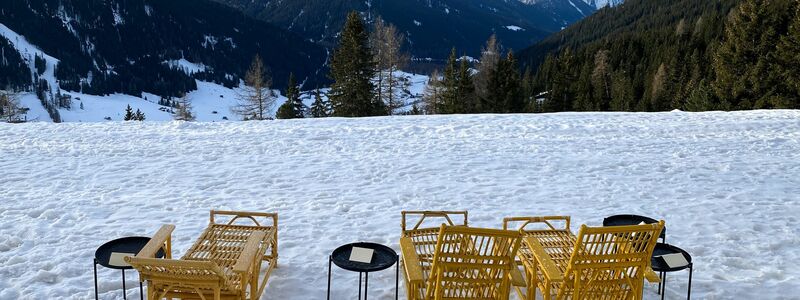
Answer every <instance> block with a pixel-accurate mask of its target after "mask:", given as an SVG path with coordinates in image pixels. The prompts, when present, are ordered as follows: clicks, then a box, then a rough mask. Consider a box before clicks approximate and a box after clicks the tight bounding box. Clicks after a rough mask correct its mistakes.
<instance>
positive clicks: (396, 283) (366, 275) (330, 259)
mask: <svg viewBox="0 0 800 300" xmlns="http://www.w3.org/2000/svg"><path fill="white" fill-rule="evenodd" d="M332 265H333V257H332V256H328V298H327V299H328V300H331V266H332ZM362 275H363V276H364V300H367V289H368V287H369V272H358V298H357V299H358V300H361V276H362ZM399 276H400V256H398V257H397V262H396V263H395V273H394V299H395V300H397V299H398V297H399V296H400V279H399Z"/></svg>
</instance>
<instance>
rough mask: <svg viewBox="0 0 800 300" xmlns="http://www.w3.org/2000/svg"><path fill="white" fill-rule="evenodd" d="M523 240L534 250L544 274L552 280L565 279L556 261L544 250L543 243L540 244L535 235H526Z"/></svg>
mask: <svg viewBox="0 0 800 300" xmlns="http://www.w3.org/2000/svg"><path fill="white" fill-rule="evenodd" d="M523 241H524V242H525V244H526V245H528V248H530V249H531V252H533V255H534V256H535V257H536V261H537V263H538V264H539V266H540V268H541V270H542V272H544V275H545V276H547V278H548V279H550V280H551V281H563V280H564V274H562V273H561V271H560V270H559V269H558V267H557V266H556V263H555V262H554V261H553V259H552V258H551V257H550V255H549V254H547V251H545V250H544V247H542V244H540V243H539V241H538V240H536V238H535V237H526V238H524V240H523Z"/></svg>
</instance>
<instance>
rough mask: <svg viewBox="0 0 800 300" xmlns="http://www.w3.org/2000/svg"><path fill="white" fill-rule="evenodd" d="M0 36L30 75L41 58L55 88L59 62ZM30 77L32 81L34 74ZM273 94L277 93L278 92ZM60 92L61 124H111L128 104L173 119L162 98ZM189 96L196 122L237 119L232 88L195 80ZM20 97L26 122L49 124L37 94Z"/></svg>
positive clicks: (193, 68)
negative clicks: (65, 99) (67, 103)
mask: <svg viewBox="0 0 800 300" xmlns="http://www.w3.org/2000/svg"><path fill="white" fill-rule="evenodd" d="M0 35H2V36H4V37H6V38H7V39H8V40H9V41H11V42H12V44H13V45H14V47H15V48H16V49H17V50H18V51H19V53H20V54H21V55H22V56H23V59H25V60H26V62H27V63H28V65H29V68H30V69H31V70H32V72H33V70H35V68H34V65H33V64H34V57H35V56H37V55H38V56H40V57H43V58H44V59H45V61H47V69H46V70H45V72H44V74H42V75H41V76H40V78H42V79H45V80H47V81H48V83H49V84H50V86H51V87H56V86H57V85H58V81H57V80H56V78H55V74H54V71H55V66H56V65H57V64H58V61H59V60H58V59H56V58H54V57H52V56H50V55H48V54H47V53H44V52H43V51H41V50H40V49H39V48H38V47H36V46H35V45H33V44H31V43H30V42H28V40H27V39H25V37H24V36H21V35H19V34H17V33H16V32H14V31H12V30H11V29H9V28H8V27H6V26H5V25H3V24H0ZM164 63H165V64H167V65H170V66H174V67H175V68H177V69H180V70H183V71H184V72H186V73H188V74H191V73H195V72H200V71H203V70H205V68H206V66H204V65H202V64H197V63H193V62H190V61H188V60H186V59H180V60H175V61H166V62H164ZM31 76H32V78H33V74H31ZM54 89H55V88H54ZM275 92H276V93H277V92H278V91H275ZM62 93H63V94H67V95H70V96H72V108H71V109H65V108H59V113H60V115H61V118H62V121H63V122H100V121H107V120H109V119H110V120H111V121H115V120H116V121H119V120H122V119H123V116H124V114H125V108H126V107H127V106H128V105H130V106H131V108H132V109H133V110H134V111H136V110H137V109H138V110H140V111H142V112H143V113H144V114H145V117H146V120H148V121H168V120H172V119H173V114H172V113H171V112H170V110H171V108H169V107H166V106H161V105H158V100H159V99H160V98H161V97H160V96H158V95H153V94H149V93H144V94H143V95H142V96H141V97H135V96H131V95H124V94H115V95H109V96H96V95H87V94H82V93H79V92H70V91H62ZM188 97H189V99H190V101H191V102H192V105H193V108H194V109H193V111H194V112H195V114H196V115H197V120H198V121H223V120H224V118H227V119H229V120H239V119H240V117H239V116H236V115H234V114H232V112H231V108H232V107H234V106H236V105H237V101H238V100H237V92H236V90H234V89H230V88H226V87H224V86H222V85H219V84H216V83H211V82H204V81H197V90H195V91H193V92H191V93H189V95H188ZM20 98H21V99H20V102H21V104H22V106H24V107H28V108H30V111H29V112H28V114H27V119H28V120H29V121H52V119H51V118H50V116H49V115H48V114H47V112H46V111H45V109H44V108H43V107H42V104H41V102H40V101H39V99H38V98H36V95H34V94H32V93H24V94H22V95H21V97H20ZM284 101H285V97H282V96H279V98H278V101H277V103H276V104H275V105H274V107H273V108H272V110H271V111H270V115H274V114H275V111H276V110H277V108H278V106H280V104H282V103H283V102H284ZM81 104H83V108H80V107H81Z"/></svg>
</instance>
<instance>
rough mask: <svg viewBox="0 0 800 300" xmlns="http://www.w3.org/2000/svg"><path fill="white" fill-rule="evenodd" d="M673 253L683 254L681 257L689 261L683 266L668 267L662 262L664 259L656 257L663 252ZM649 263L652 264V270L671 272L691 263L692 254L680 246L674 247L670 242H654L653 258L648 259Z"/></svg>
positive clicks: (663, 253) (684, 267) (686, 266)
mask: <svg viewBox="0 0 800 300" xmlns="http://www.w3.org/2000/svg"><path fill="white" fill-rule="evenodd" d="M675 253H680V254H683V257H684V258H686V261H687V262H689V263H688V264H687V265H685V266H678V267H674V268H670V267H669V266H667V264H665V263H664V261H662V260H661V259H658V256H661V255H665V254H675ZM650 263H651V264H652V267H653V271H656V272H673V271H679V270H683V269H686V268H688V267H689V266H690V265H691V264H692V256H691V255H689V253H688V252H686V251H684V250H683V249H681V248H678V247H675V246H673V245H670V244H664V243H658V244H656V248H655V249H654V250H653V258H651V259H650Z"/></svg>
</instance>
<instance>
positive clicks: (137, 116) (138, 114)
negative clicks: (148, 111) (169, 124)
mask: <svg viewBox="0 0 800 300" xmlns="http://www.w3.org/2000/svg"><path fill="white" fill-rule="evenodd" d="M144 119H145V118H144V113H143V112H141V111H140V110H139V109H138V108H137V109H136V113H135V114H134V115H133V120H135V121H144Z"/></svg>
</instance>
